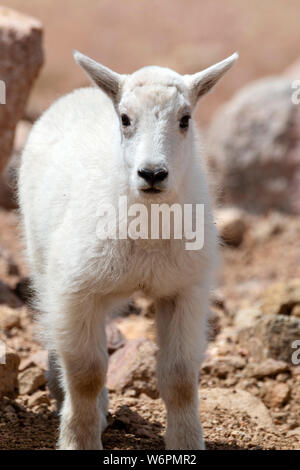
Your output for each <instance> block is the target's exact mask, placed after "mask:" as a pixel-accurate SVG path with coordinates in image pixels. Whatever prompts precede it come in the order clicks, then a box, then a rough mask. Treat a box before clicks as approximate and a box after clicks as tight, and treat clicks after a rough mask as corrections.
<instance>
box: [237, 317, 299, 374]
mask: <svg viewBox="0 0 300 470" xmlns="http://www.w3.org/2000/svg"><path fill="white" fill-rule="evenodd" d="M299 339H300V319H299V318H297V317H294V316H288V315H265V316H264V317H262V318H261V319H260V320H258V321H257V322H256V324H255V325H254V326H251V327H249V328H242V329H241V330H239V332H238V341H239V344H240V346H242V348H243V349H245V350H246V351H247V352H248V354H249V356H250V357H251V358H253V359H254V361H255V362H257V363H259V362H262V361H264V360H265V359H268V358H273V359H276V360H279V361H285V362H287V363H289V364H290V365H292V366H295V365H297V364H293V353H294V352H295V349H294V348H293V344H294V342H295V341H297V340H299Z"/></svg>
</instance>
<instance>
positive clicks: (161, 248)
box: [110, 240, 195, 296]
mask: <svg viewBox="0 0 300 470" xmlns="http://www.w3.org/2000/svg"><path fill="white" fill-rule="evenodd" d="M110 263H111V264H110V267H111V269H113V270H114V271H115V272H116V274H117V275H116V276H115V278H116V279H118V282H117V286H116V288H117V289H120V291H123V290H124V291H128V292H133V291H136V290H143V291H144V292H145V293H146V294H148V295H154V296H169V295H173V294H175V293H176V292H178V290H179V289H180V288H182V287H183V286H184V284H185V283H186V284H188V283H190V282H191V279H189V278H190V277H195V269H194V266H193V260H192V259H191V257H190V255H189V253H188V252H186V251H185V250H183V249H182V242H181V241H177V240H176V242H174V240H173V241H171V240H158V241H156V243H153V242H152V241H137V240H135V241H132V242H130V241H126V243H124V244H123V245H122V248H121V249H120V247H118V249H117V250H116V255H115V256H112V258H111V260H110Z"/></svg>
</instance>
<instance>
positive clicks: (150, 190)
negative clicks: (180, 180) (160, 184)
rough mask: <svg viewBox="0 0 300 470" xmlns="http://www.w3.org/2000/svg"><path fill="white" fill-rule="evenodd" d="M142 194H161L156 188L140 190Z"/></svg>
mask: <svg viewBox="0 0 300 470" xmlns="http://www.w3.org/2000/svg"><path fill="white" fill-rule="evenodd" d="M142 191H143V193H147V194H157V193H161V192H162V190H161V189H158V188H154V187H152V188H145V189H142Z"/></svg>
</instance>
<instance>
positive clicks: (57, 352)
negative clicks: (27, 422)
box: [19, 53, 236, 449]
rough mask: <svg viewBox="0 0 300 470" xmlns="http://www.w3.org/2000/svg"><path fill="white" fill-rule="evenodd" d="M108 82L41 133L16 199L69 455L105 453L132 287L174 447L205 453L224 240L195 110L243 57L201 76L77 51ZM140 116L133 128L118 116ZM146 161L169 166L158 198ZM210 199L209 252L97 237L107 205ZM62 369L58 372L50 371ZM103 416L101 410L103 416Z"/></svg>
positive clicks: (176, 243) (59, 108) (64, 108)
mask: <svg viewBox="0 0 300 470" xmlns="http://www.w3.org/2000/svg"><path fill="white" fill-rule="evenodd" d="M75 57H76V60H77V61H78V62H79V63H80V65H81V66H82V67H83V68H84V69H85V71H86V72H87V73H88V74H89V75H90V76H91V78H92V79H93V81H94V82H95V83H96V84H97V85H98V86H99V87H101V88H102V89H103V90H104V91H105V93H103V91H101V90H100V89H99V88H85V89H80V90H76V91H74V92H73V93H71V94H69V95H67V96H65V97H63V98H61V99H60V100H58V101H57V102H56V103H55V104H54V105H53V106H51V108H50V109H49V110H48V111H47V112H46V113H45V114H44V115H43V116H42V117H41V118H40V119H39V120H38V122H37V123H36V124H35V125H34V127H33V130H32V132H31V135H30V137H29V139H28V142H27V145H26V148H25V150H24V153H23V157H22V166H21V170H20V178H19V200H20V208H21V214H22V217H23V223H24V231H25V237H26V244H27V253H28V259H29V263H30V267H31V271H32V277H33V284H34V287H35V290H36V293H37V299H38V302H39V308H40V310H41V312H42V315H41V318H42V322H43V325H44V330H45V334H46V337H47V341H48V347H49V350H50V351H51V354H52V355H54V357H55V360H56V362H57V365H56V369H57V368H59V369H60V370H61V377H60V385H59V384H58V383H57V380H56V376H52V377H51V383H54V382H55V381H56V385H55V386H53V390H54V389H55V387H58V388H59V386H60V387H61V388H62V389H63V393H64V399H63V404H62V408H61V426H60V438H59V447H60V448H61V449H100V448H102V443H101V431H102V430H103V429H104V427H105V424H106V421H105V415H106V412H107V397H106V390H105V387H104V384H105V375H106V370H107V359H108V358H107V352H106V338H105V318H106V316H107V314H108V313H109V312H110V311H112V310H113V309H114V308H116V307H117V306H118V305H119V304H120V303H121V302H123V301H124V300H125V299H128V298H129V297H130V296H131V295H132V294H133V292H134V291H136V290H137V289H139V290H140V289H142V290H143V291H144V292H145V294H146V295H148V296H152V297H153V298H154V300H155V302H156V311H157V313H156V317H157V318H156V320H157V327H158V340H159V346H160V352H159V355H158V368H157V369H158V381H159V388H160V393H161V396H162V398H163V400H164V401H165V404H166V407H167V415H168V426H167V433H166V447H167V448H168V449H201V448H203V447H204V444H203V439H202V431H201V424H200V421H199V418H198V391H197V390H198V388H197V383H198V372H199V366H200V362H201V359H202V358H203V354H204V351H205V343H206V321H207V317H208V312H209V295H210V289H211V284H212V279H213V274H214V269H215V265H216V259H217V252H218V246H217V236H216V230H215V225H214V222H213V219H212V214H211V209H210V201H209V196H208V190H207V186H206V182H205V177H204V172H203V169H202V162H201V156H200V153H199V149H198V146H197V138H196V132H195V127H194V124H193V121H192V120H191V122H190V126H189V129H187V130H186V131H182V130H181V129H179V120H180V118H181V117H182V114H184V113H187V112H188V113H192V112H193V110H194V107H195V105H196V102H197V100H198V98H199V97H200V96H201V95H202V94H203V93H204V92H206V91H208V90H209V88H210V87H211V86H213V85H214V84H215V82H216V81H217V79H218V78H220V77H221V76H222V75H223V73H224V72H225V71H226V70H227V69H228V68H229V67H230V66H231V65H232V64H233V62H234V61H235V59H236V57H235V56H232V57H231V58H229V59H227V60H226V61H223V62H221V63H220V64H217V65H216V66H213V67H210V68H209V69H207V70H208V72H206V71H204V72H200V73H199V74H195V75H192V76H180V75H179V74H177V73H175V72H173V71H171V70H169V69H163V68H159V67H147V68H144V69H141V70H139V71H137V72H135V73H134V74H132V75H128V76H124V75H118V74H116V73H114V72H111V71H110V70H109V69H107V68H104V67H103V66H101V65H100V64H97V63H96V62H94V61H92V60H91V59H88V58H86V57H85V56H83V55H81V54H79V53H76V56H75ZM122 113H126V114H128V115H129V116H130V119H131V126H130V127H129V128H124V129H122V126H121V125H120V119H119V116H120V114H122ZM141 166H147V167H151V168H154V167H157V166H160V167H161V166H163V167H165V168H167V170H168V172H169V176H168V178H167V179H166V180H164V181H163V182H162V183H161V184H160V189H161V190H162V192H161V193H158V194H147V193H144V192H143V191H142V190H143V189H144V187H145V182H144V180H143V179H142V178H140V177H138V174H137V170H138V169H139V168H140V167H141ZM120 196H127V197H128V201H129V204H130V203H132V202H143V203H144V204H146V206H150V204H151V203H153V202H154V203H162V202H167V203H169V204H172V203H180V204H184V203H203V204H205V230H204V231H205V242H204V248H203V249H202V250H200V251H187V250H185V249H184V240H162V239H160V240H132V239H126V240H99V239H98V238H97V236H96V228H97V223H99V220H98V219H99V218H98V216H97V213H98V209H99V205H100V206H101V204H104V203H106V202H109V203H112V204H114V205H115V206H117V204H118V199H119V197H120ZM52 372H53V371H52ZM99 408H100V411H99Z"/></svg>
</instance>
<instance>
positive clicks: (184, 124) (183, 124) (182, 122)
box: [179, 114, 191, 129]
mask: <svg viewBox="0 0 300 470" xmlns="http://www.w3.org/2000/svg"><path fill="white" fill-rule="evenodd" d="M190 119H191V116H190V115H189V114H186V115H185V116H183V117H182V118H181V119H180V121H179V127H180V129H187V128H188V127H189V120H190Z"/></svg>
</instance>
